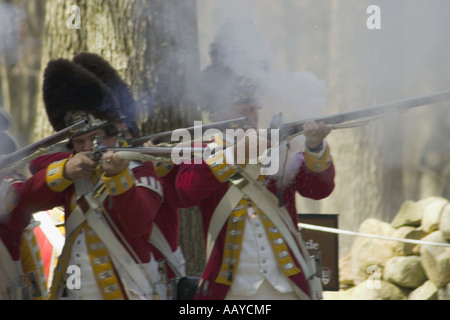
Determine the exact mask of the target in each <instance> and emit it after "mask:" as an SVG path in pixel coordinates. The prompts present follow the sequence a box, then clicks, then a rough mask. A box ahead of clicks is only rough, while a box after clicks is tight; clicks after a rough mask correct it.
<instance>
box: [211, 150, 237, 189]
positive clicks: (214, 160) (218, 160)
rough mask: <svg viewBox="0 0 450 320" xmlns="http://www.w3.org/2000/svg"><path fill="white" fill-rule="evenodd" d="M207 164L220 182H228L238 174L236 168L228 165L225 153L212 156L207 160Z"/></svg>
mask: <svg viewBox="0 0 450 320" xmlns="http://www.w3.org/2000/svg"><path fill="white" fill-rule="evenodd" d="M206 163H207V164H208V166H209V168H210V169H211V171H212V173H213V174H214V176H215V177H216V179H217V180H219V181H220V182H225V181H228V180H229V179H230V178H231V177H232V176H233V175H234V174H235V173H236V172H237V170H236V167H234V166H232V165H229V164H227V163H226V161H225V155H224V153H223V152H218V153H217V154H216V155H211V156H210V157H209V158H208V159H206Z"/></svg>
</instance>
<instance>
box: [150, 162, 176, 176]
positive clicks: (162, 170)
mask: <svg viewBox="0 0 450 320" xmlns="http://www.w3.org/2000/svg"><path fill="white" fill-rule="evenodd" d="M173 167H174V164H173V163H172V162H170V163H165V162H163V163H159V164H158V165H157V166H156V168H155V172H156V175H157V176H158V177H160V178H163V177H165V176H167V175H168V174H169V173H170V171H171V170H172V169H173Z"/></svg>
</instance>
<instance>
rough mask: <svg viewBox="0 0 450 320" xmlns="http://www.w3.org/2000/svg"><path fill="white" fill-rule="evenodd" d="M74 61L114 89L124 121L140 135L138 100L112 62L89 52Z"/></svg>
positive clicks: (129, 128) (132, 133)
mask: <svg viewBox="0 0 450 320" xmlns="http://www.w3.org/2000/svg"><path fill="white" fill-rule="evenodd" d="M73 62H75V63H76V64H78V65H80V66H82V67H83V68H85V69H87V70H89V71H90V72H92V73H93V74H95V75H96V76H97V77H98V78H99V79H100V80H101V81H102V82H103V83H104V84H105V85H106V86H107V87H108V88H109V89H110V90H111V91H112V93H113V94H114V96H115V97H116V98H117V101H118V103H119V110H120V112H121V114H122V115H123V116H124V118H123V120H122V121H123V122H124V123H125V125H126V126H127V128H128V130H129V132H130V133H131V135H132V136H133V137H136V136H138V135H139V129H138V125H137V122H136V117H137V114H136V102H135V100H134V98H133V95H132V93H131V90H130V88H129V87H128V85H127V84H126V83H125V82H124V81H123V79H122V78H121V77H120V75H119V74H118V73H117V71H116V70H115V69H114V68H113V67H112V66H111V64H110V63H109V62H108V61H106V60H105V59H103V58H102V57H100V56H99V55H97V54H95V53H89V52H82V53H80V54H78V55H76V56H75V57H74V58H73Z"/></svg>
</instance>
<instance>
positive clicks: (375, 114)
mask: <svg viewBox="0 0 450 320" xmlns="http://www.w3.org/2000/svg"><path fill="white" fill-rule="evenodd" d="M448 100H450V90H447V91H441V92H436V93H433V94H429V95H424V96H418V97H414V98H409V99H404V100H397V101H393V102H387V103H383V104H379V105H374V106H371V107H366V108H361V109H356V110H353V111H346V112H341V113H337V114H332V115H328V116H322V117H315V118H310V119H307V120H301V121H294V122H289V123H284V124H280V122H279V121H278V124H272V128H277V129H280V133H279V136H280V139H282V138H286V137H289V136H293V135H296V134H299V133H301V132H303V125H304V124H305V123H306V122H307V121H310V120H313V121H316V122H320V121H322V122H324V123H325V124H326V125H329V127H330V128H331V129H339V128H346V127H351V126H355V125H356V126H359V125H362V124H366V123H367V122H369V121H372V120H375V119H378V118H379V117H383V116H386V115H388V114H390V113H393V112H406V111H407V110H409V109H412V108H415V107H420V106H426V105H430V104H436V103H440V102H444V101H448ZM355 120H356V121H358V122H356V123H353V124H354V125H352V124H351V122H352V121H355ZM273 122H277V121H273ZM346 123H347V124H348V123H350V125H349V126H345V125H344V124H346Z"/></svg>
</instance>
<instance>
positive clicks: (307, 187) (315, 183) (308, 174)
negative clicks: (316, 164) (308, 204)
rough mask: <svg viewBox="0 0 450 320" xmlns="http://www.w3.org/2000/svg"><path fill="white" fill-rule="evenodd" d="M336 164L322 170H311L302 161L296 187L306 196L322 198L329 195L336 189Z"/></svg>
mask: <svg viewBox="0 0 450 320" xmlns="http://www.w3.org/2000/svg"><path fill="white" fill-rule="evenodd" d="M334 176H335V170H334V164H333V163H331V165H330V166H329V167H328V168H327V169H326V170H324V171H322V172H313V171H311V170H309V169H308V168H307V167H306V165H305V162H304V161H302V165H301V167H300V170H299V172H298V174H297V176H296V178H295V189H296V190H297V191H298V193H300V194H301V195H302V196H303V197H305V198H310V199H313V200H320V199H324V198H326V197H328V196H329V195H330V194H331V193H332V192H333V190H334V186H335V185H334Z"/></svg>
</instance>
